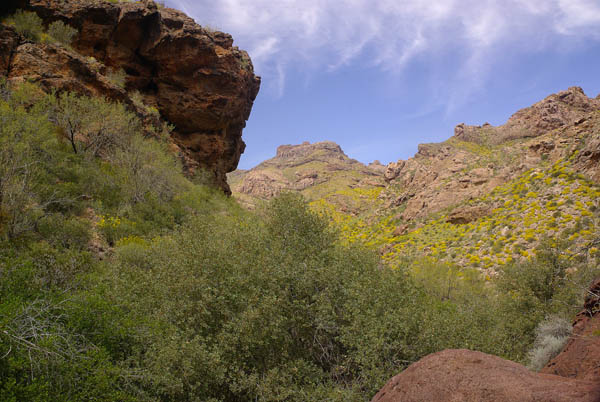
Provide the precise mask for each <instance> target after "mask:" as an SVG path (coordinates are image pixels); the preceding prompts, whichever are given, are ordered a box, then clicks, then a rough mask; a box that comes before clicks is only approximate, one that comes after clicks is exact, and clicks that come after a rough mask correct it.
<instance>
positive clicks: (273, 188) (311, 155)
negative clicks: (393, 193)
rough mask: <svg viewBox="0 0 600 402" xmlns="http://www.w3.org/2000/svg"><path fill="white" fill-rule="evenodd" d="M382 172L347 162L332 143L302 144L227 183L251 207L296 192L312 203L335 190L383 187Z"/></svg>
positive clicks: (283, 149) (284, 149)
mask: <svg viewBox="0 0 600 402" xmlns="http://www.w3.org/2000/svg"><path fill="white" fill-rule="evenodd" d="M384 170H385V169H384V167H383V166H382V165H381V164H371V165H369V166H365V165H364V164H362V163H360V162H358V161H357V160H355V159H351V158H349V157H348V156H347V155H346V154H345V153H344V151H342V148H341V147H340V146H339V145H338V144H336V143H334V142H331V141H324V142H317V143H314V144H311V143H309V142H304V143H302V144H299V145H282V146H280V147H278V148H277V154H276V155H275V157H274V158H271V159H269V160H267V161H264V162H262V163H261V164H259V165H258V166H256V167H255V168H253V169H251V170H247V171H236V172H234V173H232V174H230V175H229V181H230V183H231V187H232V190H233V193H234V195H235V196H236V197H237V198H238V200H240V201H241V202H242V203H244V204H245V205H247V206H249V207H253V206H255V205H256V203H257V202H259V201H260V200H268V199H270V198H272V197H274V196H276V195H277V194H279V193H281V192H282V191H298V192H300V193H302V194H304V195H305V197H306V198H307V199H309V200H311V201H313V200H316V199H318V198H319V197H322V196H323V195H324V194H329V195H333V194H334V193H335V192H336V190H346V189H351V188H354V187H361V188H377V187H382V186H383V180H382V178H383V177H382V176H383V172H384ZM346 207H348V206H346ZM347 209H352V208H351V207H348V208H347ZM354 212H356V211H354Z"/></svg>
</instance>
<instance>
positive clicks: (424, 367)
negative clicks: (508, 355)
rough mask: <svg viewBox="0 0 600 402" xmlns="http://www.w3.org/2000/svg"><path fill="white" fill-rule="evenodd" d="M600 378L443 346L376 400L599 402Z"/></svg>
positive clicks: (409, 369) (395, 381) (413, 401)
mask: <svg viewBox="0 0 600 402" xmlns="http://www.w3.org/2000/svg"><path fill="white" fill-rule="evenodd" d="M599 400H600V383H599V382H597V381H584V380H577V379H572V378H565V377H559V376H556V375H550V374H540V373H535V372H532V371H529V370H528V369H527V368H525V367H524V366H522V365H520V364H517V363H514V362H511V361H508V360H504V359H501V358H499V357H496V356H491V355H487V354H485V353H481V352H474V351H470V350H444V351H442V352H439V353H434V354H432V355H429V356H426V357H424V358H423V359H421V360H419V361H418V362H416V363H414V364H412V365H411V366H409V367H408V368H407V369H406V370H404V371H403V372H402V373H400V374H398V375H397V376H395V377H394V378H392V379H391V380H390V382H388V383H387V385H386V386H385V387H383V389H382V390H381V391H379V393H377V395H375V397H374V398H373V400H372V402H423V401H437V402H458V401H461V402H481V401H486V402H512V401H519V402H534V401H535V402H542V401H544V402H574V401H580V402H583V401H585V402H597V401H599Z"/></svg>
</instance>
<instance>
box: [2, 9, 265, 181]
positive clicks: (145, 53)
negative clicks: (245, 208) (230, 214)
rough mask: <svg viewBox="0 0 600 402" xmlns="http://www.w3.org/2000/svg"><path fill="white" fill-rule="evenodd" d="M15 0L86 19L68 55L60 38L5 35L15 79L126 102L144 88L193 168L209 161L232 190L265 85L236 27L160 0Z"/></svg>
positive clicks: (9, 72)
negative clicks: (232, 175) (39, 40)
mask: <svg viewBox="0 0 600 402" xmlns="http://www.w3.org/2000/svg"><path fill="white" fill-rule="evenodd" d="M13 3H15V4H16V5H17V6H19V7H20V8H25V9H29V10H32V11H34V12H36V13H37V14H38V15H39V16H40V17H41V18H42V19H43V21H44V24H46V25H47V24H49V23H51V22H53V21H56V20H62V21H64V22H65V23H66V24H68V25H70V26H72V27H74V28H76V29H77V30H78V35H77V36H76V38H75V40H74V42H73V44H72V47H73V49H74V50H75V52H69V51H67V50H64V49H61V50H60V51H58V52H59V53H61V55H60V57H58V56H56V53H57V51H56V50H54V49H53V46H51V45H45V44H30V43H29V44H28V43H25V41H22V40H21V41H18V43H16V44H15V43H12V42H11V43H6V41H7V40H9V39H10V38H9V39H5V38H7V37H8V36H7V35H2V38H1V39H0V60H5V61H4V62H0V68H2V67H3V66H2V64H7V67H5V68H3V69H2V70H3V71H0V73H2V74H4V75H5V76H7V78H8V79H9V80H19V79H25V78H27V79H31V80H33V81H35V82H37V83H38V84H39V85H41V86H42V87H43V88H46V89H48V90H50V89H56V90H59V91H61V90H75V91H77V92H80V93H84V94H87V95H89V94H95V95H101V96H106V97H108V98H110V99H114V100H119V101H124V102H126V103H132V102H131V100H130V99H129V96H130V94H131V93H133V92H134V91H137V92H139V93H140V94H141V96H142V98H143V101H144V103H145V104H146V105H148V106H149V107H153V108H156V109H157V110H158V111H159V112H160V115H161V116H162V118H164V119H165V120H166V121H168V122H169V123H171V124H173V125H174V126H175V130H174V131H173V135H172V138H173V141H174V143H175V144H176V145H177V146H178V147H179V149H180V152H181V154H182V157H183V159H184V161H185V164H186V167H187V168H188V169H189V170H190V171H194V170H196V169H197V168H204V169H207V170H208V171H210V172H212V174H213V176H214V181H215V183H216V184H218V185H219V186H221V187H222V188H223V189H224V190H225V191H229V187H228V185H227V182H226V177H225V175H226V173H227V172H230V171H232V170H234V169H235V168H236V167H237V164H238V162H239V158H240V155H241V154H242V152H243V151H244V148H245V144H244V142H243V141H242V138H241V137H242V129H243V128H244V127H245V124H246V120H247V119H248V118H249V115H250V111H251V108H252V104H253V101H254V99H255V97H256V95H257V93H258V90H259V86H260V78H259V77H257V76H255V75H254V72H253V67H252V63H251V61H250V58H249V56H248V54H247V53H246V52H244V51H242V50H239V49H238V48H237V47H234V46H233V39H232V38H231V36H230V35H228V34H225V33H222V32H214V31H212V30H210V29H206V28H203V27H202V26H200V25H198V24H196V23H195V22H194V20H193V19H191V18H189V17H188V16H186V15H185V14H183V13H181V12H179V11H177V10H173V9H169V8H161V7H157V5H156V4H155V3H154V2H153V1H144V2H131V3H129V2H123V3H110V2H104V1H92V0H87V1H86V0H82V1H58V0H56V1H54V0H29V1H26V0H21V1H18V2H13ZM3 42H4V43H3ZM39 60H43V62H39ZM73 60H75V61H76V62H73ZM32 61H33V63H32ZM121 69H122V70H123V71H124V75H125V84H124V88H115V86H114V85H113V86H111V85H109V84H110V83H106V77H107V76H108V75H109V74H110V73H111V72H114V71H119V70H121ZM103 77H104V78H103Z"/></svg>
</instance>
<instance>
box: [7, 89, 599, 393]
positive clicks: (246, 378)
mask: <svg viewBox="0 0 600 402" xmlns="http://www.w3.org/2000/svg"><path fill="white" fill-rule="evenodd" d="M0 93H1V94H2V99H0V121H1V122H2V124H0V142H1V144H0V145H1V146H0V162H1V163H0V169H2V170H1V176H0V177H1V180H0V234H1V239H0V277H1V278H2V280H1V281H0V399H1V400H5V401H20V400H28V401H82V400H95V401H115V400H119V401H251V400H261V401H284V400H285V401H311V400H314V401H321V400H332V401H335V400H338V401H364V400H369V399H370V398H371V397H372V396H373V395H374V393H375V392H376V391H377V390H378V389H379V388H380V387H381V386H382V385H383V384H384V383H385V382H386V381H387V380H388V379H389V377H390V376H392V375H394V374H396V373H397V372H398V371H400V370H401V369H402V368H403V367H406V366H407V365H408V364H410V363H412V362H415V361H416V360H418V359H419V358H421V357H423V356H425V355H426V354H429V353H432V352H435V351H439V350H442V349H445V348H470V349H476V350H481V351H484V352H488V353H493V354H496V355H499V356H503V357H506V358H509V359H512V360H515V361H521V362H531V364H532V366H536V367H539V365H540V361H542V360H543V359H545V358H547V357H549V356H551V355H552V353H554V350H555V349H556V344H557V343H559V342H560V341H561V339H562V338H564V334H565V332H564V325H562V324H561V323H563V321H560V320H561V318H562V319H564V318H569V317H570V316H571V315H572V314H573V312H574V311H576V309H577V308H579V306H580V304H581V297H582V295H583V289H584V288H585V286H586V285H587V282H588V281H589V279H590V278H591V277H592V276H593V275H595V274H597V272H595V270H594V268H593V267H594V266H595V264H594V262H595V260H594V258H595V257H594V253H592V252H591V249H589V250H588V252H587V253H583V252H580V253H576V252H575V251H573V252H571V253H569V252H568V250H570V249H569V247H568V246H565V245H564V244H563V243H555V242H551V241H540V245H539V247H538V252H536V253H535V254H532V255H531V256H530V257H531V258H526V259H515V260H514V261H512V262H511V263H508V264H504V265H502V267H501V268H499V269H498V270H497V271H496V273H495V274H494V275H491V276H487V277H486V276H485V275H482V274H481V273H480V271H478V270H475V269H473V267H470V266H468V264H467V265H458V264H455V263H453V262H452V261H449V260H444V259H443V258H441V257H440V255H439V254H435V253H433V252H432V253H430V254H429V255H425V254H417V253H414V254H410V253H407V254H405V255H404V256H403V257H402V258H400V257H399V256H395V257H394V258H388V257H389V256H388V257H386V256H385V255H384V256H383V258H381V257H380V256H379V255H378V253H377V251H376V250H375V248H376V247H374V245H379V243H377V242H375V243H369V240H368V239H361V238H360V235H359V232H351V233H356V234H353V235H352V236H351V237H349V236H348V235H347V233H349V228H350V226H349V225H354V226H353V227H355V228H356V227H358V228H362V229H365V228H367V227H369V225H370V224H371V223H366V222H365V223H363V224H362V226H360V225H358V226H357V224H356V222H355V221H349V220H347V219H345V218H343V217H341V216H340V217H337V218H336V216H332V215H331V214H332V213H335V209H331V208H330V209H329V211H328V210H327V209H325V208H321V209H319V208H317V210H318V212H315V208H316V207H318V206H317V205H312V206H310V205H309V204H308V203H307V201H305V200H304V199H303V198H302V197H301V196H298V195H293V194H289V193H283V194H281V195H280V196H279V197H276V198H275V199H273V200H272V201H270V202H268V203H265V205H264V206H261V207H259V208H257V210H256V211H254V212H248V211H246V210H244V209H242V208H241V207H239V206H238V205H237V204H236V202H235V201H234V200H232V199H228V198H226V197H225V196H223V195H222V194H220V193H218V192H217V191H216V190H212V189H210V188H208V187H204V186H202V185H199V184H195V183H194V182H192V181H190V180H189V179H187V178H186V177H185V176H184V175H183V173H182V168H181V166H180V163H179V162H178V160H177V159H176V158H175V157H174V156H173V155H172V154H171V153H170V152H169V151H168V149H167V148H168V146H167V145H168V144H167V142H166V140H165V139H164V137H161V136H149V135H148V131H147V130H144V127H143V124H142V123H141V122H140V121H139V119H138V117H137V116H136V115H135V114H133V113H132V112H131V111H129V110H128V109H127V108H126V107H125V106H123V105H121V104H118V103H111V102H109V101H107V100H105V99H102V98H90V97H84V96H78V95H75V94H71V93H62V94H60V95H57V94H49V95H48V94H45V93H43V92H42V91H40V90H39V89H38V88H37V87H36V86H35V85H33V84H28V83H25V84H20V85H8V84H7V83H2V85H1V88H0ZM157 129H160V128H157ZM552 169H553V170H551V171H550V175H549V176H548V177H546V176H543V177H539V178H538V179H536V182H538V181H540V182H542V183H544V182H545V180H546V179H548V178H550V180H552V181H557V183H562V182H563V181H564V183H565V184H564V185H563V187H564V188H569V191H570V192H569V194H571V192H573V191H577V192H580V193H581V194H587V193H588V192H591V193H590V194H591V195H590V200H592V199H593V198H594V194H595V191H597V190H595V188H593V187H590V184H589V183H587V182H586V181H585V180H583V179H582V178H579V177H575V176H572V175H569V174H568V171H567V169H566V167H565V169H564V171H563V165H560V166H559V165H557V166H556V167H553V168H552ZM554 173H556V177H554ZM531 175H532V173H528V175H526V176H523V178H520V179H518V181H517V182H515V183H514V185H515V186H516V187H511V186H512V184H511V186H507V187H505V188H501V189H499V190H498V193H502V191H507V192H508V193H510V194H513V192H515V194H519V197H521V195H520V194H521V193H522V192H523V191H522V189H521V187H520V186H521V184H520V183H521V181H523V182H525V181H526V180H529V178H531ZM561 175H566V176H565V177H561ZM524 185H525V184H523V186H524ZM513 188H514V189H515V190H514V191H513ZM524 189H525V190H527V192H526V193H525V194H524V195H523V197H525V198H526V197H528V196H527V194H528V193H529V191H535V189H533V188H529V187H524ZM537 193H538V194H543V191H542V190H537ZM339 196H341V197H345V199H346V200H347V202H356V203H360V202H362V201H363V200H366V199H369V200H375V199H376V198H377V196H378V190H377V189H374V190H352V191H347V192H342V193H340V194H339ZM530 198H532V197H530ZM520 199H521V198H519V200H520ZM516 201H518V200H515V202H516ZM548 201H549V202H552V201H554V202H556V205H557V208H556V211H559V210H560V211H561V221H560V222H562V219H563V218H562V216H563V213H564V214H565V216H566V214H567V212H568V211H570V210H576V209H577V208H578V207H579V204H577V201H580V202H582V203H586V202H588V200H587V199H584V200H582V199H581V198H580V199H578V200H573V202H572V204H569V205H570V206H569V208H570V209H560V207H559V206H558V204H560V203H561V202H562V201H564V205H567V204H568V198H566V196H565V198H564V199H563V198H561V199H556V200H548ZM323 205H324V206H326V204H323ZM323 205H322V206H323ZM516 205H520V204H518V203H516ZM584 205H585V204H584ZM565 208H566V207H565ZM515 210H520V207H515ZM495 216H498V217H500V216H506V215H503V214H502V213H501V212H500V211H499V212H498V213H497V214H496V215H495ZM386 219H388V218H386ZM490 219H499V218H490ZM548 219H550V218H548ZM582 219H583V218H582ZM573 220H574V221H576V218H573ZM331 222H337V223H334V224H332V223H331ZM437 222H438V223H434V224H433V225H434V227H436V228H438V229H439V230H440V231H441V230H442V229H443V228H445V227H446V226H444V225H445V224H442V223H441V220H440V221H437ZM483 222H488V221H483ZM373 224H374V223H373ZM480 224H481V225H482V227H484V226H485V227H488V226H489V224H483V223H477V226H478V227H479V225H480ZM542 224H543V225H547V223H546V222H545V221H544V222H543V223H542ZM435 225H437V226H435ZM557 225H558V227H559V228H560V229H561V230H563V231H564V230H565V229H569V228H572V227H574V226H572V225H576V222H575V223H572V224H571V226H569V225H567V224H566V223H565V225H563V224H562V223H557ZM387 226H391V224H390V225H381V226H380V227H381V228H383V229H380V232H373V233H377V236H378V237H379V238H380V239H381V240H378V242H384V241H385V242H388V241H389V240H390V239H388V237H390V236H391V238H392V240H393V238H394V237H397V239H396V241H397V242H398V244H406V243H407V242H403V241H402V239H403V238H402V237H398V236H393V235H392V234H390V233H389V232H388V231H386V229H385V228H386V227H387ZM588 227H589V225H585V224H584V223H583V222H582V223H581V227H580V228H579V229H578V230H577V231H573V232H572V234H574V233H579V234H580V235H579V236H581V237H585V236H586V235H585V234H581V232H582V231H583V230H585V228H588ZM444 230H446V231H448V232H450V233H453V232H451V231H450V229H447V228H446V229H444ZM424 231H429V232H427V233H428V235H427V238H430V239H437V238H436V237H435V236H433V233H434V232H433V229H426V227H424V228H423V229H422V232H424ZM430 232H431V233H430ZM462 233H467V230H466V229H465V231H464V232H462ZM572 234H570V235H569V237H570V236H571V235H572ZM413 236H415V235H414V234H413ZM564 240H565V242H567V243H568V242H569V238H566V239H564ZM436 241H437V243H435V244H442V243H441V241H442V240H441V238H440V240H439V241H438V240H436ZM419 242H420V240H418V239H416V238H415V239H414V243H415V245H416V244H418V243H419ZM432 244H433V243H432ZM569 244H570V243H569ZM502 245H503V244H501V246H502ZM405 247H406V246H405ZM490 247H491V248H493V247H495V244H494V245H490ZM439 248H441V246H436V249H439ZM446 248H447V251H446V253H450V252H451V251H450V247H448V246H447V247H446ZM573 259H577V263H578V269H577V270H576V271H572V270H569V269H568V268H569V267H570V266H571V261H573ZM557 323H558V324H557ZM542 364H543V363H542Z"/></svg>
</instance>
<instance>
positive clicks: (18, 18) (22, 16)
mask: <svg viewBox="0 0 600 402" xmlns="http://www.w3.org/2000/svg"><path fill="white" fill-rule="evenodd" d="M8 23H9V24H11V25H13V26H14V27H15V30H16V31H17V32H18V33H20V34H21V35H23V36H24V37H25V38H27V39H29V40H32V41H34V42H38V41H39V40H40V39H41V36H42V34H43V33H44V26H43V25H42V19H41V18H40V17H38V15H37V14H36V13H34V12H30V11H23V10H18V11H17V12H16V13H14V14H13V15H12V16H10V17H8Z"/></svg>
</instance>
